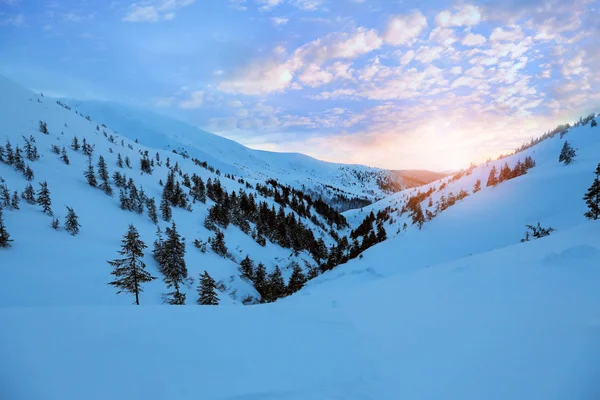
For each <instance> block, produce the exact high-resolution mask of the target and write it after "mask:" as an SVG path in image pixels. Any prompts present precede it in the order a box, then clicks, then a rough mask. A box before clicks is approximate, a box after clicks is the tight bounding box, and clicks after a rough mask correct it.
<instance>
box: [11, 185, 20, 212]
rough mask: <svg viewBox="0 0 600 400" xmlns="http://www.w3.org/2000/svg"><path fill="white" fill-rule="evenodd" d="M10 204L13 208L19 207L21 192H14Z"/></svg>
mask: <svg viewBox="0 0 600 400" xmlns="http://www.w3.org/2000/svg"><path fill="white" fill-rule="evenodd" d="M10 206H11V207H12V208H13V210H18V209H19V193H17V191H16V190H15V192H14V193H13V196H12V199H11V201H10Z"/></svg>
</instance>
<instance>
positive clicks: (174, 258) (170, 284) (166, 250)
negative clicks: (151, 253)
mask: <svg viewBox="0 0 600 400" xmlns="http://www.w3.org/2000/svg"><path fill="white" fill-rule="evenodd" d="M160 246H162V249H161V250H160V253H161V257H160V259H159V264H160V271H161V272H162V274H163V275H164V282H165V284H166V285H167V288H173V289H174V291H173V292H170V293H167V296H171V297H170V298H168V299H167V300H166V301H167V303H169V304H174V305H183V304H185V294H184V293H181V292H180V291H179V287H180V286H181V285H182V284H183V283H184V281H185V279H186V278H187V276H188V271H187V267H186V264H185V242H184V239H183V238H182V237H181V236H180V235H179V233H178V232H177V227H176V226H175V222H173V224H172V225H171V227H170V228H169V227H167V229H166V240H164V241H163V242H162V244H160Z"/></svg>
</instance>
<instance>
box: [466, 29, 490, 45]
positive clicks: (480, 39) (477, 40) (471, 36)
mask: <svg viewBox="0 0 600 400" xmlns="http://www.w3.org/2000/svg"><path fill="white" fill-rule="evenodd" d="M485 42H486V39H485V36H483V35H480V34H477V33H471V32H469V33H467V35H466V36H465V37H464V38H463V40H462V42H461V43H462V44H463V45H465V46H481V45H482V44H484V43H485Z"/></svg>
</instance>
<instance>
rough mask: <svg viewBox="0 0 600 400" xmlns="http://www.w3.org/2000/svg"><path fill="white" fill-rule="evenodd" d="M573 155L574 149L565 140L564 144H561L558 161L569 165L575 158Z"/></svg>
mask: <svg viewBox="0 0 600 400" xmlns="http://www.w3.org/2000/svg"><path fill="white" fill-rule="evenodd" d="M575 155H576V153H575V149H574V148H573V147H572V146H571V145H570V144H569V142H567V141H565V144H564V145H563V147H562V150H561V151H560V156H559V157H558V162H561V163H565V165H569V164H571V162H572V161H573V159H574V158H575Z"/></svg>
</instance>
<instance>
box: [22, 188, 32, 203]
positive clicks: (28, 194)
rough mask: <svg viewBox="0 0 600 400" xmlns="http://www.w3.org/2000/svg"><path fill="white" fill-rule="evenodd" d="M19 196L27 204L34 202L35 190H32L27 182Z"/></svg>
mask: <svg viewBox="0 0 600 400" xmlns="http://www.w3.org/2000/svg"><path fill="white" fill-rule="evenodd" d="M21 198H22V199H23V200H25V201H26V202H27V203H28V204H35V192H34V191H33V186H31V183H28V184H27V186H25V190H23V193H21Z"/></svg>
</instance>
